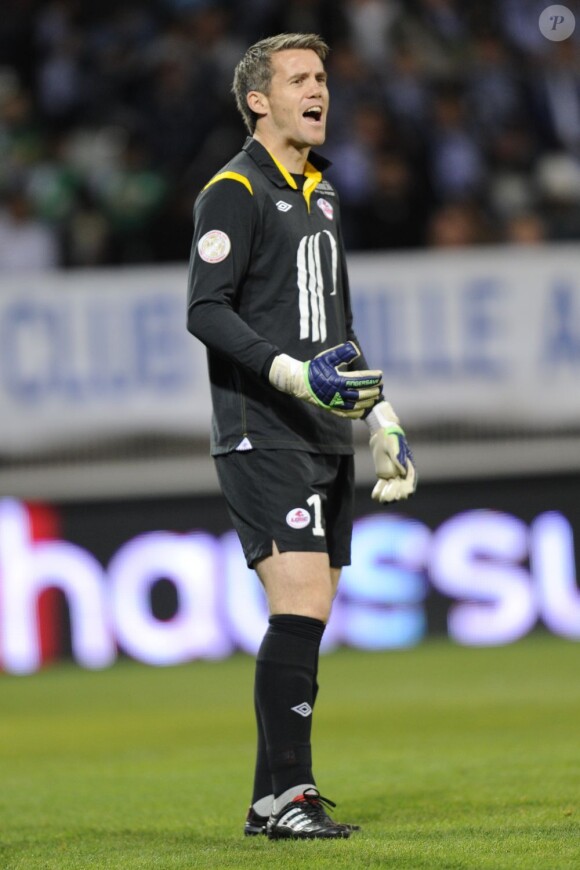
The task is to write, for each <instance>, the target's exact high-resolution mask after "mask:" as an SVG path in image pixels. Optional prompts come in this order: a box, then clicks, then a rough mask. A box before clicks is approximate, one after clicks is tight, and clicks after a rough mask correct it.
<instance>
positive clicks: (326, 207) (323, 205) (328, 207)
mask: <svg viewBox="0 0 580 870" xmlns="http://www.w3.org/2000/svg"><path fill="white" fill-rule="evenodd" d="M316 205H317V206H318V208H319V209H320V211H321V212H322V214H323V215H324V217H325V218H328V220H329V221H331V220H332V219H333V217H334V206H333V205H332V203H330V202H328V201H327V200H326V199H322V198H321V199H317V200H316Z"/></svg>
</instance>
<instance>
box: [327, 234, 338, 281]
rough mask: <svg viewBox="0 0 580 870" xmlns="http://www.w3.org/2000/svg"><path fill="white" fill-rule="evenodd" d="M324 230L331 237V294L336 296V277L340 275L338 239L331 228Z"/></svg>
mask: <svg viewBox="0 0 580 870" xmlns="http://www.w3.org/2000/svg"><path fill="white" fill-rule="evenodd" d="M324 232H325V233H326V235H327V236H328V238H329V239H330V251H331V254H332V290H331V292H330V295H331V296H336V289H337V288H336V279H337V276H338V249H337V245H336V240H335V238H334V236H333V235H332V233H331V232H330V230H324Z"/></svg>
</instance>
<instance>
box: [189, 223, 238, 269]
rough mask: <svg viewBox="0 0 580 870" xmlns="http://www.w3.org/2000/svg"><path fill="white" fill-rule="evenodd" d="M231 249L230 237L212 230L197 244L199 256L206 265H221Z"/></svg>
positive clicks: (219, 231)
mask: <svg viewBox="0 0 580 870" xmlns="http://www.w3.org/2000/svg"><path fill="white" fill-rule="evenodd" d="M231 249H232V243H231V242H230V237H229V236H228V234H227V233H224V232H222V231H221V230H210V231H209V232H208V233H206V234H205V235H204V236H202V237H201V239H200V240H199V242H198V243H197V251H198V253H199V256H200V257H201V259H202V260H205V262H206V263H221V261H222V260H225V258H226V257H227V255H228V254H229V252H230V251H231Z"/></svg>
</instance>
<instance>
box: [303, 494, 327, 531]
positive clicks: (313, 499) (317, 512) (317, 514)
mask: <svg viewBox="0 0 580 870" xmlns="http://www.w3.org/2000/svg"><path fill="white" fill-rule="evenodd" d="M306 504H308V505H310V507H311V508H313V510H314V525H313V526H312V534H313V535H316V536H317V537H319V538H321V537H322V536H323V535H324V527H323V525H322V500H321V498H320V496H319V495H318V493H317V492H316V493H314V495H311V496H310V498H308V499H306Z"/></svg>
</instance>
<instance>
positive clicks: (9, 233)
mask: <svg viewBox="0 0 580 870" xmlns="http://www.w3.org/2000/svg"><path fill="white" fill-rule="evenodd" d="M58 262H59V250H58V239H57V237H56V234H55V233H54V231H52V230H51V229H50V228H49V227H47V226H46V225H44V224H42V223H41V222H40V221H38V220H37V219H36V218H35V217H34V215H33V212H32V207H31V203H30V200H29V199H28V197H27V196H26V194H25V193H24V191H23V190H21V189H19V188H16V189H14V190H11V191H9V192H7V193H5V194H4V197H3V202H2V203H1V206H0V272H2V273H14V272H23V271H28V270H41V269H54V268H55V267H56V266H57V265H58Z"/></svg>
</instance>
